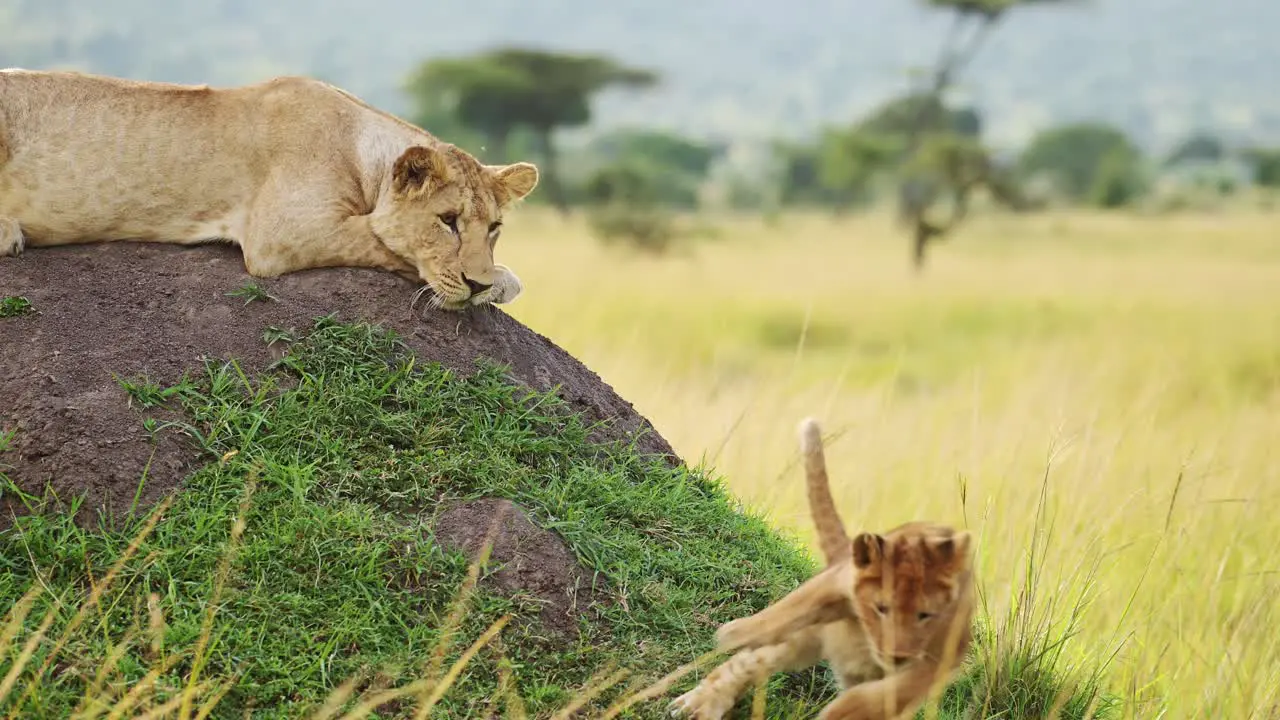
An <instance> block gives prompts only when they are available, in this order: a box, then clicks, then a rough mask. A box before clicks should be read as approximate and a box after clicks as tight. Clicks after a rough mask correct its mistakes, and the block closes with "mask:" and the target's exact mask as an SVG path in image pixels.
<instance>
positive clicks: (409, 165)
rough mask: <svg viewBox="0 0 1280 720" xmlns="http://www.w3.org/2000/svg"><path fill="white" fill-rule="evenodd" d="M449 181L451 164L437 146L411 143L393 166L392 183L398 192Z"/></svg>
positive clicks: (411, 190) (421, 188) (420, 188)
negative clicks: (445, 159) (446, 161)
mask: <svg viewBox="0 0 1280 720" xmlns="http://www.w3.org/2000/svg"><path fill="white" fill-rule="evenodd" d="M448 181H449V165H448V164H447V163H445V161H444V154H443V153H441V152H440V151H439V150H437V149H435V148H429V147H426V146H423V145H411V146H409V148H408V149H407V150H405V151H404V152H403V153H401V154H400V157H398V158H396V162H395V165H393V166H392V168H391V184H392V187H394V188H395V190H396V192H413V191H418V190H423V189H426V188H427V187H428V186H429V185H431V184H443V183H446V182H448Z"/></svg>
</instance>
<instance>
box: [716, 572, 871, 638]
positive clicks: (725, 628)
mask: <svg viewBox="0 0 1280 720" xmlns="http://www.w3.org/2000/svg"><path fill="white" fill-rule="evenodd" d="M852 581H853V580H852V577H851V576H850V571H849V568H848V565H847V564H843V565H835V566H832V567H829V568H827V569H826V570H823V571H822V572H820V573H818V574H817V575H814V576H813V577H811V578H809V579H808V580H806V581H805V582H803V583H802V584H801V585H800V587H798V588H796V589H795V590H792V591H791V592H790V593H787V595H786V596H784V597H783V598H782V599H781V600H779V601H778V602H776V603H774V604H772V605H770V606H769V607H767V608H765V609H764V610H761V611H760V612H758V613H756V614H755V615H751V616H748V617H744V618H739V619H737V620H734V621H732V622H727V623H725V624H724V625H721V626H720V629H719V630H718V631H716V641H717V644H718V647H719V649H720V650H723V651H729V650H737V649H738V648H742V647H758V646H761V645H773V644H775V643H779V642H783V641H785V640H786V639H787V638H788V637H790V636H791V635H794V634H795V633H797V632H799V631H800V630H803V629H805V628H809V627H813V626H817V625H823V624H826V623H829V622H834V621H836V620H841V619H844V618H850V617H854V615H853V610H852V608H851V607H850V605H849V600H848V598H849V593H850V592H851V591H852V585H851V583H852Z"/></svg>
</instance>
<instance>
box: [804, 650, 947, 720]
mask: <svg viewBox="0 0 1280 720" xmlns="http://www.w3.org/2000/svg"><path fill="white" fill-rule="evenodd" d="M953 672H954V671H953V670H950V669H948V668H946V667H944V666H943V665H942V664H941V663H939V662H936V661H934V660H932V659H926V660H917V661H915V662H913V663H911V664H910V665H908V666H907V667H906V668H904V669H903V670H900V671H898V672H897V673H894V674H892V675H889V676H887V677H884V678H881V679H879V680H873V681H871V682H867V683H862V684H861V685H854V686H853V687H851V688H849V689H848V690H845V691H844V692H842V693H840V694H839V695H838V696H836V699H835V700H832V701H831V703H830V704H829V705H827V706H826V707H825V708H823V709H822V712H821V713H819V714H818V720H906V719H907V718H909V717H911V716H912V714H914V713H915V711H916V710H918V709H919V708H920V706H921V705H923V704H924V703H925V701H927V700H928V699H929V693H930V691H931V690H933V689H934V688H935V687H936V688H938V689H941V687H942V686H944V685H946V683H947V682H948V681H949V680H950V679H951V677H952V675H953Z"/></svg>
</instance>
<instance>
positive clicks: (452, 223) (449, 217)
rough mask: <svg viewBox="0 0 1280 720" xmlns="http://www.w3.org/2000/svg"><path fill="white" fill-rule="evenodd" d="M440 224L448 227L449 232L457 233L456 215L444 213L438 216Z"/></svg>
mask: <svg viewBox="0 0 1280 720" xmlns="http://www.w3.org/2000/svg"><path fill="white" fill-rule="evenodd" d="M440 222H442V223H444V224H445V225H448V226H449V229H450V230H453V231H454V232H457V231H458V213H445V214H443V215H441V216H440Z"/></svg>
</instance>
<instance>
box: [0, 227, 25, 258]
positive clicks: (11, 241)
mask: <svg viewBox="0 0 1280 720" xmlns="http://www.w3.org/2000/svg"><path fill="white" fill-rule="evenodd" d="M26 245H27V239H26V238H25V237H23V235H22V226H21V225H19V224H18V221H17V220H13V219H12V218H0V255H12V256H14V257H17V256H19V255H21V254H22V250H23V248H25V247H26Z"/></svg>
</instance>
